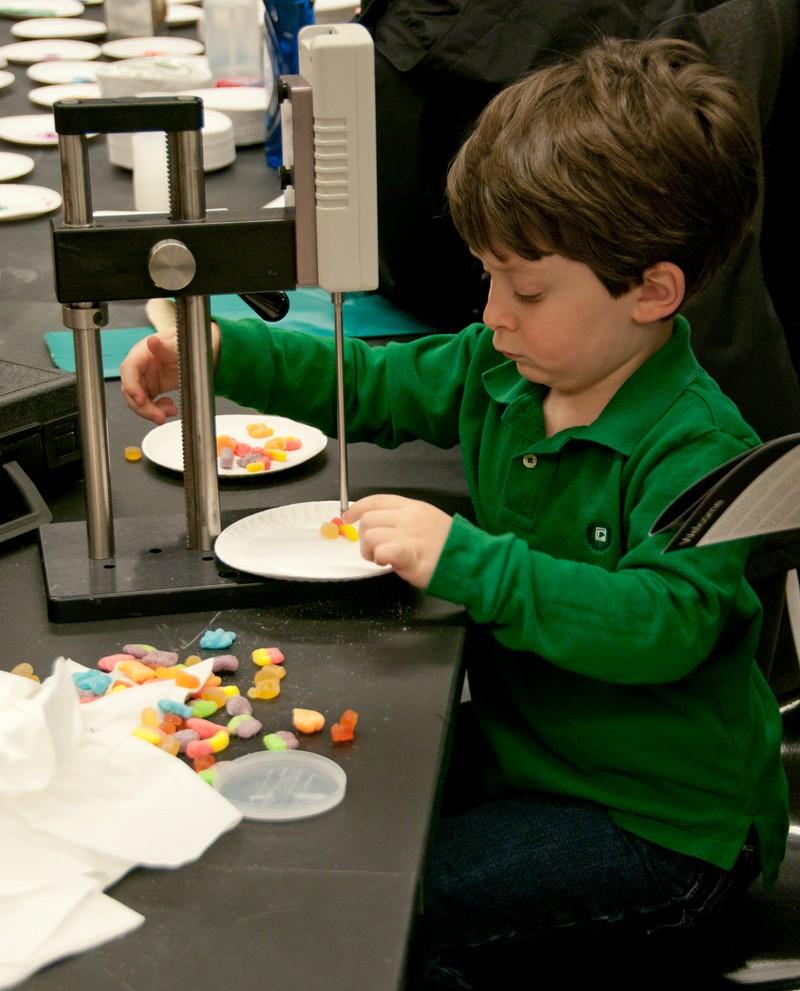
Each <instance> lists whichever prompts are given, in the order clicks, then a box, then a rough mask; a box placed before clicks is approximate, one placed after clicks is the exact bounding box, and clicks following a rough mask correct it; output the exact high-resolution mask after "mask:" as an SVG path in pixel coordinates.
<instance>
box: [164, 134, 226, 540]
mask: <svg viewBox="0 0 800 991" xmlns="http://www.w3.org/2000/svg"><path fill="white" fill-rule="evenodd" d="M202 149H203V146H202V143H201V132H200V131H175V132H170V133H169V134H168V135H167V160H168V162H169V188H170V219H172V220H202V219H203V218H204V217H205V215H206V203H205V185H204V177H203V150H202ZM176 317H177V328H178V329H177V333H178V356H179V370H180V388H181V400H180V402H181V429H182V435H183V490H184V497H185V503H186V543H187V546H188V547H189V548H191V549H196V550H210V549H211V547H212V545H213V543H214V538H215V537H217V536H218V534H219V531H220V511H219V486H218V484H217V459H216V448H215V430H214V392H213V374H214V373H213V362H212V356H211V318H210V313H209V307H208V297H207V296H178V297H177V299H176Z"/></svg>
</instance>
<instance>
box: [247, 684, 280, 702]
mask: <svg viewBox="0 0 800 991" xmlns="http://www.w3.org/2000/svg"><path fill="white" fill-rule="evenodd" d="M280 693H281V686H280V685H279V684H278V680H277V679H269V680H265V681H260V682H259V683H258V684H257V685H253V686H252V688H248V689H247V697H248V698H251V699H274V698H276V697H277V696H278V695H280Z"/></svg>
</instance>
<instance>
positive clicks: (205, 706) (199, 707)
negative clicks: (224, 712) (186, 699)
mask: <svg viewBox="0 0 800 991" xmlns="http://www.w3.org/2000/svg"><path fill="white" fill-rule="evenodd" d="M217 708H218V706H217V703H216V702H212V701H211V700H210V699H197V701H195V702H192V712H193V713H194V714H195V716H199V718H200V719H205V718H206V716H212V715H213V714H214V713H215V712H216V711H217Z"/></svg>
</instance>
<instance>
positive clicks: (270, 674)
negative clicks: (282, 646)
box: [253, 664, 286, 685]
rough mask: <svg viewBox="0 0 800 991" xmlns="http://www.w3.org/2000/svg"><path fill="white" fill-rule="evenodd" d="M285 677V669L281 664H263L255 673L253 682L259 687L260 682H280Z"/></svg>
mask: <svg viewBox="0 0 800 991" xmlns="http://www.w3.org/2000/svg"><path fill="white" fill-rule="evenodd" d="M285 677H286V668H285V667H284V666H283V665H282V664H265V665H264V667H263V668H259V669H258V671H256V676H255V678H254V679H253V681H254V682H255V683H256V684H257V685H260V684H261V682H262V681H280V680H281V679H282V678H285Z"/></svg>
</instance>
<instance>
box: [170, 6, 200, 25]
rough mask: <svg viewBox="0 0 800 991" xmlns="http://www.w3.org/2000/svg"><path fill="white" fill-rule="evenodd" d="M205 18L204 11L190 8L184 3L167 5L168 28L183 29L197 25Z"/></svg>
mask: <svg viewBox="0 0 800 991" xmlns="http://www.w3.org/2000/svg"><path fill="white" fill-rule="evenodd" d="M202 17H203V12H202V10H198V9H197V7H189V6H187V5H185V4H182V3H174V4H168V5H167V17H166V20H165V22H164V23H165V24H166V25H167V27H168V28H182V27H185V26H186V25H187V24H197V22H198V21H199V20H201V19H202Z"/></svg>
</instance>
